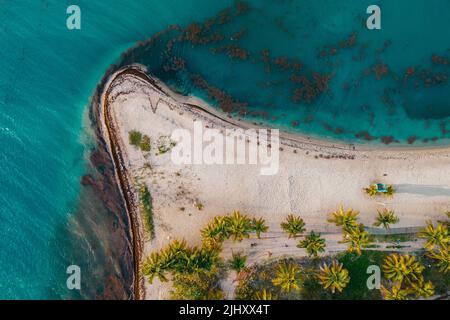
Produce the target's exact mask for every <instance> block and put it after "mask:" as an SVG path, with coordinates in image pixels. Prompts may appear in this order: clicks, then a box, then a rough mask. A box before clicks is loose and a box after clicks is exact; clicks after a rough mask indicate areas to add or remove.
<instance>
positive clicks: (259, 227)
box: [252, 218, 269, 239]
mask: <svg viewBox="0 0 450 320" xmlns="http://www.w3.org/2000/svg"><path fill="white" fill-rule="evenodd" d="M252 225H253V230H255V233H256V236H257V237H258V239H260V238H261V233H263V232H267V230H269V227H268V226H267V225H266V221H265V220H264V219H263V218H259V219H256V218H253V220H252Z"/></svg>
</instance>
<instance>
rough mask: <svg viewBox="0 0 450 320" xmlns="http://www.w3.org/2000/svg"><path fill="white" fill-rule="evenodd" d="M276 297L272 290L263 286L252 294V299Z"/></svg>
mask: <svg viewBox="0 0 450 320" xmlns="http://www.w3.org/2000/svg"><path fill="white" fill-rule="evenodd" d="M276 299H277V297H276V295H274V294H273V293H272V291H270V290H268V289H266V288H263V289H262V290H260V291H258V292H256V293H255V295H254V300H276Z"/></svg>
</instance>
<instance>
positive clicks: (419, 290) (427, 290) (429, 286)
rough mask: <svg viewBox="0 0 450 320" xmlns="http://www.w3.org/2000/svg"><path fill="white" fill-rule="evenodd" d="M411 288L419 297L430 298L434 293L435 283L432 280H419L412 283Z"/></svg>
mask: <svg viewBox="0 0 450 320" xmlns="http://www.w3.org/2000/svg"><path fill="white" fill-rule="evenodd" d="M411 289H412V290H413V291H414V293H415V294H416V296H417V298H420V297H422V298H429V297H431V296H433V295H434V285H433V283H432V282H431V281H424V280H421V281H418V282H412V283H411Z"/></svg>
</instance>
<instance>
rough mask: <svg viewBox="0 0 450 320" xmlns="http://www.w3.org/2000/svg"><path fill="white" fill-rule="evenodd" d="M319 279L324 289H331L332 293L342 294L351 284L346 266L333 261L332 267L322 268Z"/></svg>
mask: <svg viewBox="0 0 450 320" xmlns="http://www.w3.org/2000/svg"><path fill="white" fill-rule="evenodd" d="M317 277H318V278H319V281H320V283H321V284H322V286H323V287H324V289H329V290H331V292H332V293H335V292H336V290H338V291H339V292H342V290H344V288H345V287H346V286H347V284H348V283H349V282H350V276H349V273H348V270H347V269H344V265H343V264H342V263H339V262H338V261H337V260H333V262H332V263H331V264H330V265H328V264H324V265H323V266H321V267H320V272H319V274H318V275H317Z"/></svg>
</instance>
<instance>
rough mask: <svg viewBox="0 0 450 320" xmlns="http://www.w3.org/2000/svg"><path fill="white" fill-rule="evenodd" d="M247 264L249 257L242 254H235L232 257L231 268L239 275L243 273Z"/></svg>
mask: <svg viewBox="0 0 450 320" xmlns="http://www.w3.org/2000/svg"><path fill="white" fill-rule="evenodd" d="M246 262H247V257H246V256H244V255H242V254H241V253H233V256H232V257H231V261H230V266H231V268H232V269H233V270H234V271H236V272H237V273H239V272H241V270H242V269H244V268H245V263H246Z"/></svg>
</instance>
